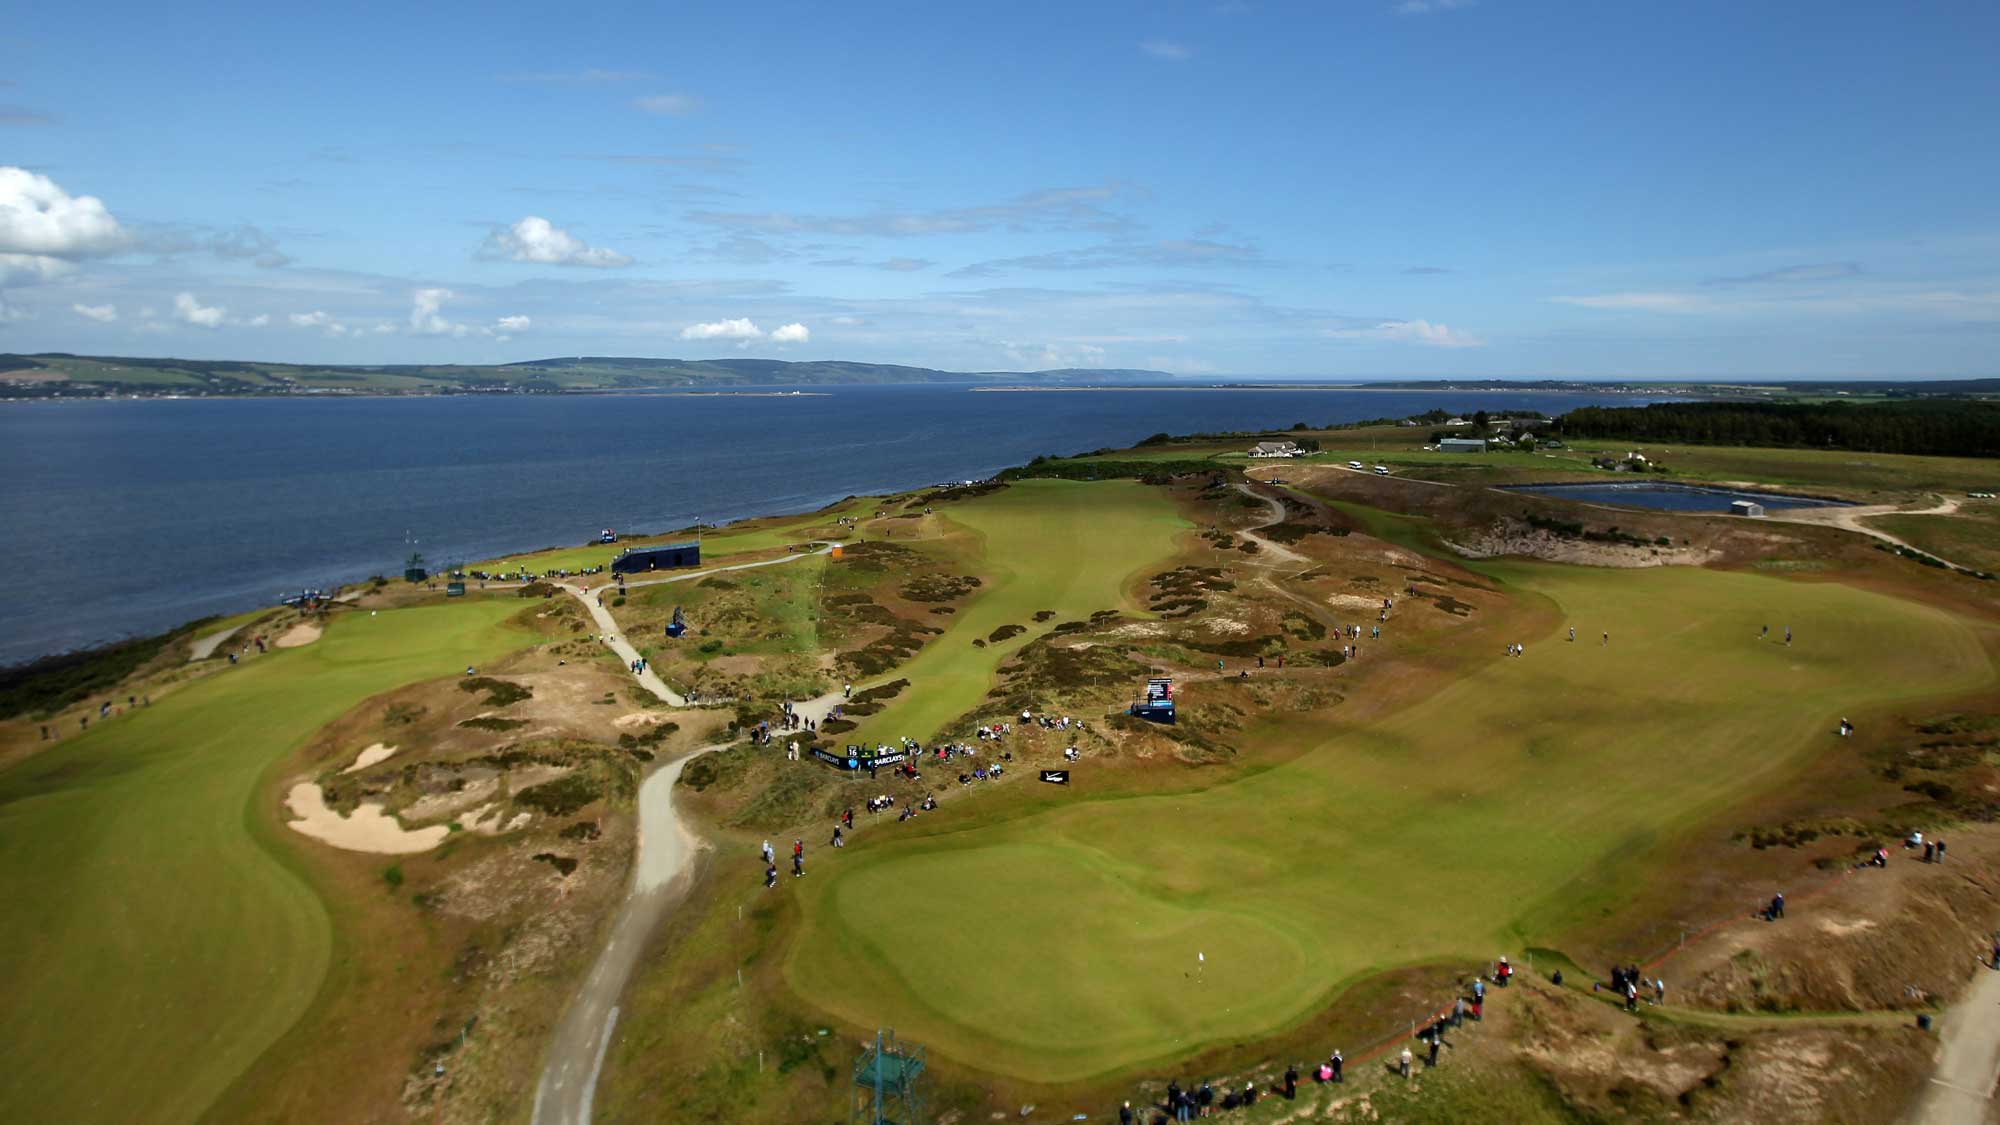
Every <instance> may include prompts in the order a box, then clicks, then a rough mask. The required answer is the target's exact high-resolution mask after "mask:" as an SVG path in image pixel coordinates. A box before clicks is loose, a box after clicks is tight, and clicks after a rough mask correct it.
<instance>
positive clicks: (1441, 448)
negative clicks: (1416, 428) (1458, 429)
mask: <svg viewBox="0 0 2000 1125" xmlns="http://www.w3.org/2000/svg"><path fill="white" fill-rule="evenodd" d="M1438 452H1439V453H1484V452H1486V439H1485V438H1457V437H1448V438H1444V439H1443V440H1441V441H1439V442H1438Z"/></svg>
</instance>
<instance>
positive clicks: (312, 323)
mask: <svg viewBox="0 0 2000 1125" xmlns="http://www.w3.org/2000/svg"><path fill="white" fill-rule="evenodd" d="M285 319H286V320H289V321H291V322H292V327H294V328H317V329H319V330H320V331H322V332H324V333H326V334H327V335H328V336H329V337H332V338H334V339H338V338H340V337H342V336H346V335H348V334H350V333H352V332H355V331H356V329H353V328H349V327H348V326H347V325H345V324H342V323H341V322H340V321H337V320H335V319H334V318H333V317H331V316H329V315H327V314H326V313H325V312H323V311H322V310H320V309H314V310H313V311H311V312H307V313H292V314H290V315H289V316H287V317H285ZM375 330H376V331H377V332H394V331H395V330H396V326H395V325H393V324H386V323H385V324H379V325H376V327H375Z"/></svg>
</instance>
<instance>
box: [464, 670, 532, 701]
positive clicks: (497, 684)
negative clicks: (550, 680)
mask: <svg viewBox="0 0 2000 1125" xmlns="http://www.w3.org/2000/svg"><path fill="white" fill-rule="evenodd" d="M458 690H460V691H464V692H481V691H483V692H485V693H486V699H485V701H484V702H485V703H486V705H487V706H488V707H512V706H513V705H514V704H516V703H519V702H521V701H522V700H523V699H533V698H534V696H535V693H534V692H533V691H532V690H530V689H528V688H526V687H523V686H522V685H520V684H517V683H513V682H511V681H508V680H496V679H494V678H493V677H491V676H472V677H470V678H467V679H463V680H460V681H458Z"/></svg>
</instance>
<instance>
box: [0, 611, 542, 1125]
mask: <svg viewBox="0 0 2000 1125" xmlns="http://www.w3.org/2000/svg"><path fill="white" fill-rule="evenodd" d="M519 609H520V606H519V605H518V604H513V603H510V602H507V601H500V600H486V599H479V600H470V601H467V602H464V603H459V604H455V605H451V606H448V607H429V608H422V609H408V610H399V611H395V612H385V613H382V614H380V615H377V616H360V615H350V616H348V617H345V618H343V619H341V620H338V621H337V622H335V624H334V625H333V626H332V627H331V628H329V629H328V630H327V632H326V634H325V636H324V637H322V638H321V639H320V640H319V641H318V642H317V643H315V644H313V645H310V646H308V647H305V648H300V649H293V650H287V651H282V652H276V653H274V654H272V655H270V656H265V657H260V658H258V659H256V660H254V661H252V662H250V663H248V664H246V665H243V666H241V667H238V668H234V669H230V670H228V671H224V672H220V673H218V674H216V675H214V676H212V677H210V678H209V679H207V680H204V681H202V682H201V683H199V684H196V685H193V686H191V687H189V688H187V689H186V690H184V691H180V692H177V693H175V694H173V695H170V696H167V697H165V698H163V699H161V700H160V701H159V703H158V704H156V705H154V706H153V707H150V708H143V709H140V710H138V711H135V712H131V713H128V714H127V715H125V716H123V717H121V718H116V719H113V720H111V721H109V722H105V723H102V724H98V725H95V726H94V728H93V729H92V730H91V731H90V732H89V733H88V734H87V735H84V736H81V737H73V738H70V739H69V740H67V741H65V742H64V743H63V744H62V745H61V746H58V747H55V748H52V749H50V750H47V751H45V752H44V753H42V754H41V755H39V756H37V757H35V758H32V759H29V760H28V761H26V762H24V763H22V764H21V765H19V766H16V767H15V768H13V769H11V770H8V771H6V772H4V773H0V903H5V904H6V908H5V909H4V910H0V949H5V950H7V951H8V956H7V957H6V958H5V960H4V962H0V995H4V996H6V997H7V1002H6V1004H5V1005H4V1006H0V1056H4V1057H5V1058H6V1059H7V1063H8V1065H7V1066H6V1067H5V1068H4V1069H0V1120H4V1121H117V1122H125V1121H192V1120H195V1119H196V1118H198V1117H200V1116H201V1115H202V1113H203V1112H204V1111H205V1110H206V1109H207V1108H208V1107H209V1106H210V1104H211V1103H213V1102H214V1100H215V1098H216V1097H217V1096H218V1095H219V1094H220V1093H221V1092H222V1091H223V1090H224V1089H225V1088H226V1087H227V1086H228V1085H229V1084H230V1083H231V1082H232V1081H234V1080H235V1079H236V1078H237V1076H239V1075H240V1074H241V1073H243V1071H244V1070H246V1069H247V1068H248V1067H249V1066H250V1065H251V1064H252V1063H253V1062H254V1061H255V1060H256V1059H257V1056H258V1055H259V1054H261V1053H262V1052H263V1051H264V1050H265V1048H267V1047H269V1046H270V1045H271V1043H272V1042H274V1041H275V1040H276V1039H277V1038H278V1037H279V1036H280V1035H282V1034H283V1033H284V1032H285V1030H286V1029H287V1028H289V1027H291V1026H292V1024H293V1023H294V1022H295V1021H297V1019H298V1018H299V1016H300V1015H301V1014H302V1013H303V1012H304V1011H305V1010H306V1007H307V1005H308V1004H309V1003H310V1002H311V1001H312V999H313V996H314V993H315V992H316V991H317V990H318V989H319V986H320V982H321V980H322V979H323V978H324V976H325V974H326V969H327V964H328V958H329V956H330V955H331V950H332V945H333V931H332V926H331V922H330V920H329V918H328V916H327V913H326V908H325V906H324V905H323V904H322V903H321V902H320V900H319V898H318V897H317V896H316V895H315V894H314V893H313V891H312V889H311V888H310V887H309V886H308V885H307V884H306V883H305V882H304V881H303V880H302V879H300V877H299V876H298V875H297V874H295V873H294V872H293V870H292V869H291V868H289V867H288V866H286V865H285V864H284V863H283V862H281V861H280V859H279V858H277V856H276V854H274V852H275V849H276V847H277V846H278V845H276V844H275V843H274V842H273V841H271V840H269V839H267V838H265V836H266V833H267V831H268V830H267V829H266V828H265V827H264V821H263V820H262V818H261V817H260V815H259V814H258V813H257V811H256V810H254V809H252V808H251V805H250V802H251V800H252V798H253V796H254V794H255V793H256V792H257V790H258V781H259V778H260V777H261V776H262V775H263V774H264V772H265V771H266V770H267V769H268V768H269V767H270V766H271V765H272V763H274V762H276V761H278V760H279V759H280V758H282V757H283V756H284V755H285V754H286V753H287V752H288V751H289V750H291V749H292V748H293V747H294V746H296V745H298V744H299V743H300V742H301V741H302V740H304V739H305V738H307V737H309V736H310V735H311V734H312V733H313V732H314V731H316V730H318V729H319V728H320V727H322V726H324V725H325V724H326V723H328V722H331V721H332V720H333V719H335V718H337V717H338V716H339V715H341V714H342V713H343V712H345V711H347V710H348V709H349V708H351V707H353V706H354V705H355V704H357V703H359V702H361V701H362V700H363V699H366V698H367V697H369V696H371V695H374V694H377V693H378V692H382V691H386V690H388V689H390V688H394V687H397V686H399V685H402V684H406V683H410V682H413V681H417V680H423V679H429V678H433V677H437V676H448V675H451V674H453V673H455V672H457V671H459V670H461V669H463V668H464V667H465V666H466V665H467V664H479V663H485V662H486V661H488V660H490V659H492V658H494V657H497V656H499V655H501V654H502V653H504V652H506V651H508V650H509V649H512V648H517V647H519V646H521V645H522V644H524V643H526V642H527V641H528V640H529V639H530V637H529V635H528V634H526V633H525V632H522V631H519V630H515V629H512V628H508V627H505V626H503V625H502V624H501V623H502V621H503V620H504V619H505V618H506V617H509V616H511V615H512V614H514V613H515V612H517V611H518V610H519ZM382 862H383V866H385V867H386V866H388V864H390V863H391V862H393V860H391V859H389V858H388V857H384V858H383V860H382Z"/></svg>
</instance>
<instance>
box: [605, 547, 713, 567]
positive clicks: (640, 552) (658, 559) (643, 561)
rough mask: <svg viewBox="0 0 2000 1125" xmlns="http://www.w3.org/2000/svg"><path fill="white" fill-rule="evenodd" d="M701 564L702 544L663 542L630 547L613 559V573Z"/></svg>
mask: <svg viewBox="0 0 2000 1125" xmlns="http://www.w3.org/2000/svg"><path fill="white" fill-rule="evenodd" d="M700 565H701V544H700V543H695V542H689V543H663V544H661V545H660V546H658V547H628V548H626V549H625V550H623V551H621V552H619V554H618V557H617V558H615V559H612V560H611V573H613V574H634V573H637V572H639V571H644V570H682V569H685V568H687V567H694V566H700Z"/></svg>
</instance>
